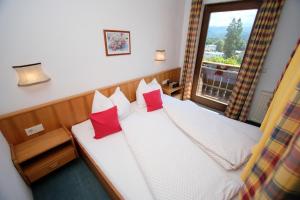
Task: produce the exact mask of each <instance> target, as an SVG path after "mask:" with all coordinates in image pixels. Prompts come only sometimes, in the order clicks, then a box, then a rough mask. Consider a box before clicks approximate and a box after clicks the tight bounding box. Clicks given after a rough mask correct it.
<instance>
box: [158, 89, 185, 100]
mask: <svg viewBox="0 0 300 200" xmlns="http://www.w3.org/2000/svg"><path fill="white" fill-rule="evenodd" d="M182 88H183V86H178V87H175V88H171V87H169V86H163V87H162V89H163V92H164V93H165V94H167V95H169V96H172V97H175V98H177V99H180V100H181V95H182Z"/></svg>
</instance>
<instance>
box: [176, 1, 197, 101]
mask: <svg viewBox="0 0 300 200" xmlns="http://www.w3.org/2000/svg"><path fill="white" fill-rule="evenodd" d="M201 7H202V0H192V7H191V12H190V19H189V28H188V33H187V39H186V47H185V55H184V64H183V70H182V77H181V82H182V85H183V99H189V98H190V97H191V90H192V83H193V69H194V63H195V54H196V41H197V33H198V27H199V21H200V13H201Z"/></svg>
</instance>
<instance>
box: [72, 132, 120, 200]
mask: <svg viewBox="0 0 300 200" xmlns="http://www.w3.org/2000/svg"><path fill="white" fill-rule="evenodd" d="M74 139H75V143H76V146H77V150H78V151H79V154H80V156H81V157H83V159H84V160H85V162H86V163H87V165H88V166H89V167H90V169H91V170H92V171H93V172H94V174H95V175H96V176H97V178H98V180H99V181H100V182H101V184H102V186H103V187H104V189H105V190H106V192H107V193H108V195H109V197H110V198H111V199H113V200H123V199H124V198H123V196H122V195H121V193H120V192H119V191H118V190H117V189H116V188H115V186H114V185H113V184H112V183H111V181H110V180H109V179H108V178H107V177H106V175H105V174H104V172H103V171H102V169H101V168H100V167H99V166H98V165H97V164H96V162H95V161H94V159H93V158H92V157H91V156H90V155H89V153H88V152H87V151H86V150H85V149H84V147H83V146H82V145H81V144H80V143H79V142H78V141H77V139H76V137H74Z"/></svg>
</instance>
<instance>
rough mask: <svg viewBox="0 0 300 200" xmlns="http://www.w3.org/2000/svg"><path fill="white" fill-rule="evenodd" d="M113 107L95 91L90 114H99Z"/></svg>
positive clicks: (104, 97) (107, 99)
mask: <svg viewBox="0 0 300 200" xmlns="http://www.w3.org/2000/svg"><path fill="white" fill-rule="evenodd" d="M113 106H114V105H113V103H112V102H111V101H110V100H109V98H107V97H106V96H104V95H103V94H101V93H100V92H98V91H97V90H95V94H94V99H93V105H92V113H96V112H101V111H104V110H107V109H109V108H112V107H113Z"/></svg>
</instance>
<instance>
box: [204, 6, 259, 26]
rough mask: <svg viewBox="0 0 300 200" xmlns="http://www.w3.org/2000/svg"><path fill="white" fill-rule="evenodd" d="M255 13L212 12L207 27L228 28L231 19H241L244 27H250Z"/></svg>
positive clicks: (252, 11)
mask: <svg viewBox="0 0 300 200" xmlns="http://www.w3.org/2000/svg"><path fill="white" fill-rule="evenodd" d="M256 12H257V9H252V10H239V11H227V12H213V13H211V15H210V21H209V26H228V25H229V24H230V22H231V21H232V19H233V18H236V19H239V18H241V19H242V23H243V25H244V26H248V25H250V26H252V24H253V22H254V19H255V15H256Z"/></svg>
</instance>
